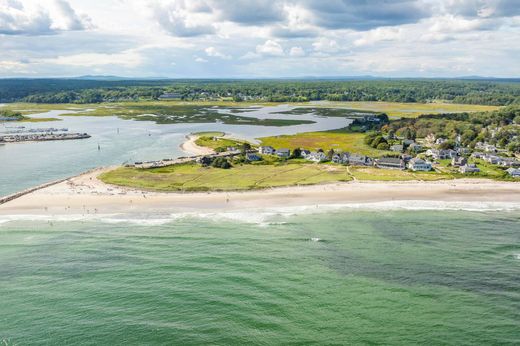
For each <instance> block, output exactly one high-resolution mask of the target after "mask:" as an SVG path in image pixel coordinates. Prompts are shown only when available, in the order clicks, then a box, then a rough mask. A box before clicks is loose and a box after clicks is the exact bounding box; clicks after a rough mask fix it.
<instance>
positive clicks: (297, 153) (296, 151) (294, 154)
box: [291, 148, 302, 159]
mask: <svg viewBox="0 0 520 346" xmlns="http://www.w3.org/2000/svg"><path fill="white" fill-rule="evenodd" d="M301 156H302V151H301V149H300V148H296V149H294V150H293V151H292V153H291V158H292V159H297V158H300V157H301Z"/></svg>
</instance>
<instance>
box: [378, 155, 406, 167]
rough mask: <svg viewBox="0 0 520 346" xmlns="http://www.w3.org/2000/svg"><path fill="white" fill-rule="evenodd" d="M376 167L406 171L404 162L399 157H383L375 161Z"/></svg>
mask: <svg viewBox="0 0 520 346" xmlns="http://www.w3.org/2000/svg"><path fill="white" fill-rule="evenodd" d="M375 165H376V167H379V168H388V169H405V168H406V166H405V164H404V160H403V159H400V158H398V157H382V158H380V159H376V160H375Z"/></svg>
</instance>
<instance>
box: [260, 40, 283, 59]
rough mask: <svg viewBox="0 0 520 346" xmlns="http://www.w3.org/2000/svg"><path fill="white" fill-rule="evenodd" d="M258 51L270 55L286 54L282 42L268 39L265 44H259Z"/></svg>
mask: <svg viewBox="0 0 520 346" xmlns="http://www.w3.org/2000/svg"><path fill="white" fill-rule="evenodd" d="M256 53H257V54H261V55H269V56H282V55H284V51H283V48H282V46H281V45H280V43H278V42H276V41H273V40H267V41H265V43H263V44H259V45H257V46H256Z"/></svg>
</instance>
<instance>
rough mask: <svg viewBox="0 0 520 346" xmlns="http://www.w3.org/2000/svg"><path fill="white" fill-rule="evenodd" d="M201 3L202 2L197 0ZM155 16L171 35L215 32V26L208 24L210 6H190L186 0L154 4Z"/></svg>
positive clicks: (194, 34) (193, 35)
mask: <svg viewBox="0 0 520 346" xmlns="http://www.w3.org/2000/svg"><path fill="white" fill-rule="evenodd" d="M195 4H197V5H200V3H197V2H195ZM151 6H152V12H153V17H154V19H155V20H157V22H158V23H159V25H160V26H161V28H162V29H163V30H165V31H166V32H168V33H169V34H171V35H174V36H179V37H195V36H202V35H209V34H213V33H215V28H214V27H213V26H212V25H209V24H207V22H206V20H205V19H207V17H208V15H210V13H209V12H208V11H209V10H208V8H206V7H199V6H194V5H193V4H192V5H191V6H190V5H189V3H188V4H187V3H185V2H184V1H178V2H172V3H168V4H164V5H162V4H152V5H151Z"/></svg>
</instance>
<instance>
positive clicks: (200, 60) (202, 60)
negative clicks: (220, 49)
mask: <svg viewBox="0 0 520 346" xmlns="http://www.w3.org/2000/svg"><path fill="white" fill-rule="evenodd" d="M195 61H196V62H202V63H206V62H208V60H206V59H204V58H201V57H199V56H196V57H195Z"/></svg>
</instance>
